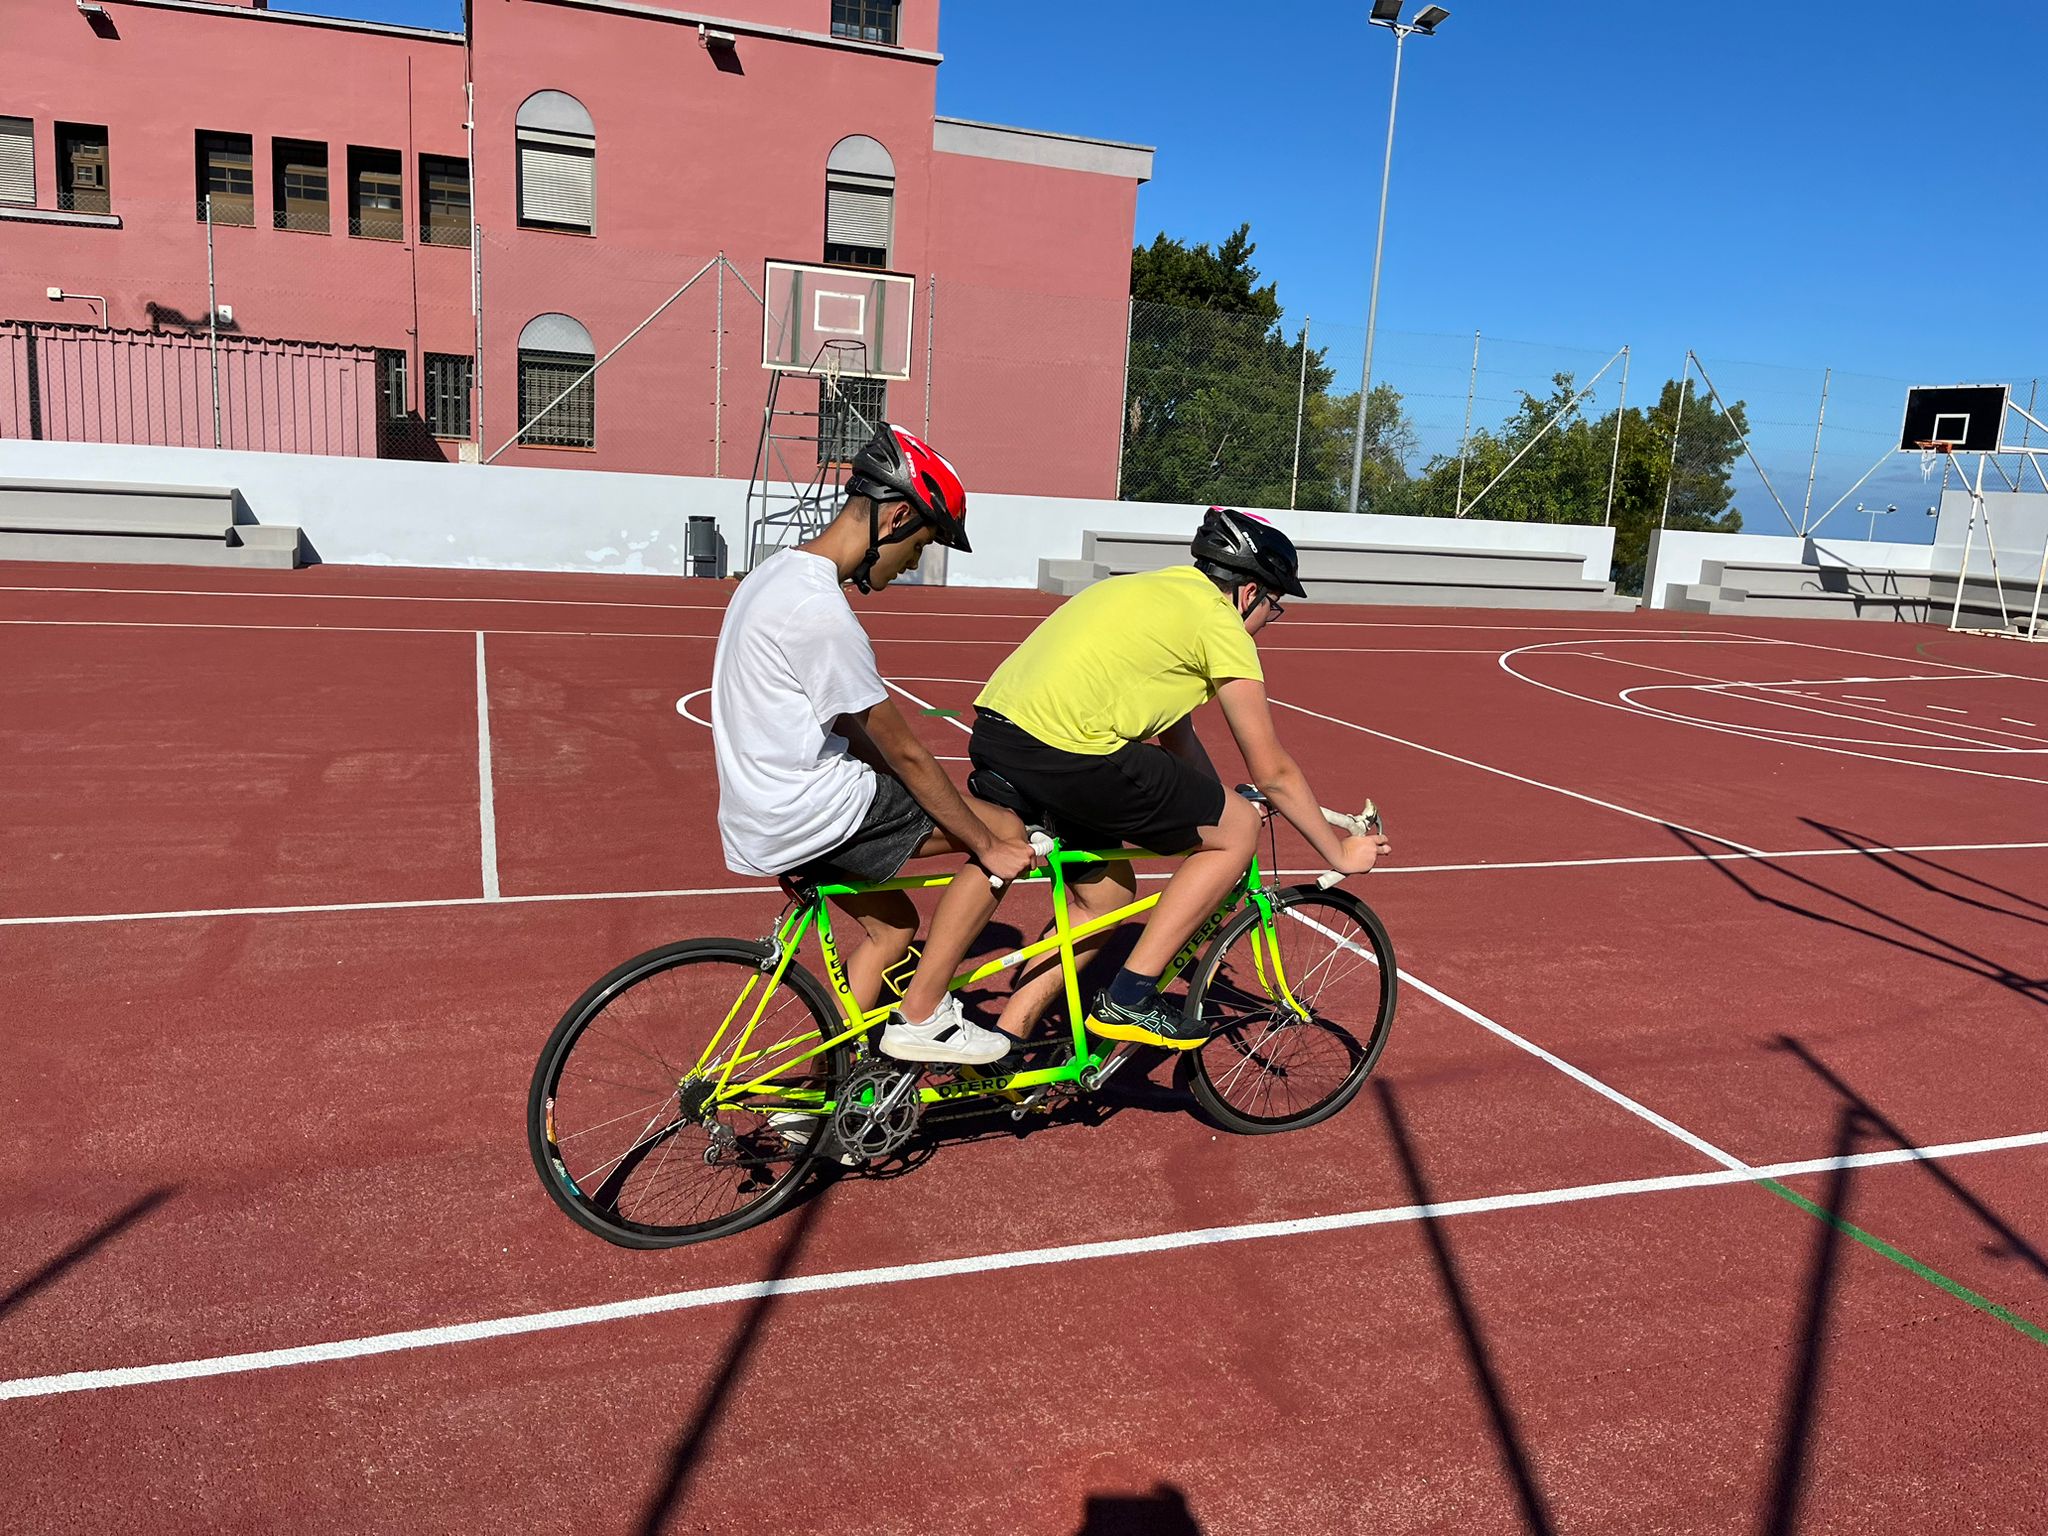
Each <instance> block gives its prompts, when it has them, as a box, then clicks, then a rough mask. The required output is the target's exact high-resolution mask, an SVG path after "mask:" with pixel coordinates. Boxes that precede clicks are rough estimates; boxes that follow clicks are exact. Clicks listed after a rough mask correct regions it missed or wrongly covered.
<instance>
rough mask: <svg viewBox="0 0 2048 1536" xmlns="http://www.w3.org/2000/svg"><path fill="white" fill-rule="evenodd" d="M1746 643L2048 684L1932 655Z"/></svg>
mask: <svg viewBox="0 0 2048 1536" xmlns="http://www.w3.org/2000/svg"><path fill="white" fill-rule="evenodd" d="M1742 638H1743V639H1745V640H1758V641H1762V642H1764V643H1765V644H1768V645H1790V646H1796V647H1798V648H1799V649H1800V650H1806V651H1833V652H1834V653H1835V654H1836V655H1837V656H1862V657H1865V658H1867V659H1868V660H1871V661H1888V662H1890V663H1891V664H1892V665H1893V666H1895V667H1896V666H1911V667H1922V666H1925V667H1946V668H1948V670H1950V671H1951V672H1967V673H1970V674H1972V675H1973V676H1976V677H1999V678H2004V679H2006V680H2007V681H2008V682H2015V683H2048V677H2028V676H2026V675H2025V674H2024V673H2020V672H1994V671H1992V670H1991V669H1990V668H1989V667H1972V666H1967V665H1965V664H1964V663H1962V662H1960V661H1940V660H1937V659H1936V658H1935V657H1932V656H1914V657H1911V658H1907V657H1904V656H1887V655H1885V653H1884V652H1882V651H1859V650H1856V649H1854V648H1853V647H1850V646H1846V645H1823V644H1821V643H1820V642H1819V641H1818V640H1783V639H1780V638H1778V637H1777V636H1775V635H1744V636H1743V637H1742Z"/></svg>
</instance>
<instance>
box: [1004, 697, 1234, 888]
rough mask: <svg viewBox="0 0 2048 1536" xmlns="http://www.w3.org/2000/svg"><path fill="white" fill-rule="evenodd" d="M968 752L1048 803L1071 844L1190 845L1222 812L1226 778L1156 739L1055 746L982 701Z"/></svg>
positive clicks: (1151, 849)
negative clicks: (1076, 748) (1085, 748)
mask: <svg viewBox="0 0 2048 1536" xmlns="http://www.w3.org/2000/svg"><path fill="white" fill-rule="evenodd" d="M967 755H968V756H969V757H970V758H972V759H973V760H974V766H975V767H977V768H987V769H989V770H990V771H991V772H994V773H999V774H1001V775H1002V776H1003V777H1004V778H1006V779H1008V780H1009V781H1010V782H1011V783H1012V784H1014V785H1016V786H1017V788H1018V789H1019V790H1020V791H1022V792H1023V794H1024V797H1025V798H1026V799H1027V800H1030V801H1031V802H1032V803H1033V804H1034V805H1037V806H1039V807H1040V808H1041V809H1043V810H1044V811H1045V812H1046V814H1047V815H1048V816H1050V817H1051V818H1052V822H1053V831H1054V832H1055V833H1056V834H1057V835H1058V836H1059V839H1060V841H1061V842H1063V843H1065V844H1066V845H1067V846H1068V847H1070V848H1114V847H1117V846H1118V845H1120V844H1122V843H1125V842H1130V843H1133V844H1135V845H1136V846H1138V847H1139V848H1142V849H1144V850H1145V851H1146V852H1148V853H1184V852H1186V851H1187V850H1188V849H1190V848H1192V847H1194V846H1195V845H1196V844H1197V843H1199V842H1200V841H1201V840H1202V834H1201V829H1202V828H1203V827H1213V826H1215V825H1217V824H1218V823H1219V822H1221V821H1222V820H1223V799H1224V790H1223V785H1222V783H1221V782H1220V781H1219V780H1217V779H1216V778H1215V777H1214V776H1213V775H1210V774H1206V773H1204V772H1202V770H1201V769H1199V768H1196V767H1194V766H1193V765H1191V764H1189V763H1185V762H1183V761H1181V759H1179V758H1177V757H1175V756H1174V755H1173V754H1172V753H1171V752H1169V751H1167V750H1166V749H1165V748H1164V747H1158V746H1154V745H1152V744H1151V743H1150V742H1143V741H1133V742H1126V743H1125V744H1124V745H1123V746H1121V747H1118V748H1117V749H1116V751H1114V752H1111V753H1109V754H1107V755H1106V756H1103V757H1089V756H1086V755H1084V754H1082V753H1079V752H1067V751H1064V750H1062V749H1061V748H1059V747H1049V746H1047V745H1046V744H1045V743H1044V742H1042V741H1040V740H1039V739H1038V738H1037V737H1036V736H1033V735H1032V734H1030V732H1028V731H1026V730H1024V729H1023V728H1022V727H1020V726H1017V725H1015V724H1013V723H1012V722H1010V721H1009V720H1007V719H1005V718H1004V717H1003V716H1001V715H999V714H996V713H995V712H994V711H993V710H987V709H980V710H976V711H975V716H974V736H973V739H972V740H971V741H970V742H969V743H968V746H967Z"/></svg>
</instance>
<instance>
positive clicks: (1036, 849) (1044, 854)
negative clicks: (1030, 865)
mask: <svg viewBox="0 0 2048 1536" xmlns="http://www.w3.org/2000/svg"><path fill="white" fill-rule="evenodd" d="M1024 835H1025V837H1026V838H1027V839H1028V840H1029V841H1030V843H1031V851H1032V852H1033V853H1035V854H1037V855H1038V857H1039V858H1040V859H1041V860H1044V859H1048V858H1050V857H1052V850H1053V847H1054V844H1053V840H1052V834H1051V833H1049V832H1047V831H1046V830H1045V828H1043V827H1026V828H1025V829H1024ZM1004 884H1005V882H1004V881H1002V880H1001V879H999V878H997V877H996V876H994V875H990V876H989V877H988V888H989V889H990V890H992V891H1000V890H1001V889H1002V888H1003V886H1004Z"/></svg>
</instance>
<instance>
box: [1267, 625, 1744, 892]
mask: <svg viewBox="0 0 2048 1536" xmlns="http://www.w3.org/2000/svg"><path fill="white" fill-rule="evenodd" d="M1565 643H1567V644H1569V643H1571V642H1565ZM1566 697H1567V698H1571V697H1576V695H1571V694H1567V695H1566ZM1272 702H1273V703H1275V704H1277V705H1279V706H1280V707H1281V708H1282V709H1291V710H1293V711H1294V712H1295V713H1296V714H1301V715H1308V716H1311V717H1313V718H1314V719H1317V720H1327V721H1329V723H1330V724H1332V725H1341V726H1343V727H1344V728H1345V729H1347V730H1353V731H1362V732H1364V733H1365V734H1366V735H1367V736H1377V737H1379V738H1380V740H1382V741H1391V742H1394V743H1395V744H1397V745H1399V746H1403V747H1413V748H1414V749H1415V750H1416V751H1418V752H1427V753H1429V755H1430V756H1432V757H1441V758H1445V759H1448V760H1449V761H1451V762H1454V763H1463V764H1464V765H1465V766H1466V767H1468V768H1477V769H1479V770H1480V771H1481V772H1482V773H1496V774H1499V775H1500V776H1501V777H1502V778H1504V779H1513V780H1514V781H1515V782H1516V783H1518V784H1528V785H1532V786H1533V787H1535V788H1537V789H1547V790H1549V791H1550V792H1551V793H1552V794H1558V795H1567V796H1569V797H1570V798H1572V799H1574V800H1583V801H1584V802H1585V803H1586V804H1588V805H1597V806H1599V807H1600V808H1601V809H1602V810H1607V811H1618V812H1619V813H1620V814H1622V815H1623V816H1633V817H1634V818H1635V819H1636V820H1637V821H1647V822H1649V823H1650V824H1651V825H1652V826H1658V827H1670V828H1671V829H1673V830H1674V831H1678V832H1686V833H1690V834H1691V835H1692V836H1694V837H1703V838H1705V839H1706V840H1707V841H1708V842H1710V843H1719V844H1720V845H1721V846H1722V847H1723V848H1733V849H1734V850H1735V851H1736V852H1737V853H1743V854H1748V855H1749V856H1750V857H1751V858H1764V857H1767V855H1765V854H1763V853H1762V852H1760V851H1759V850H1757V849H1755V848H1752V847H1750V846H1749V845H1748V844H1747V843H1738V842H1734V841H1732V840H1730V839H1728V838H1725V837H1717V836H1715V835H1714V834H1713V833H1711V832H1702V831H1700V829H1699V828H1697V827H1688V826H1686V825H1684V824H1683V823H1681V822H1676V821H1667V820H1665V819H1664V818H1663V817H1662V816H1651V815H1649V814H1647V813H1646V812H1643V811H1634V810H1630V809H1629V808H1628V807H1627V806H1625V805H1616V804H1615V803H1614V802H1613V801H1612V800H1601V799H1598V798H1596V797H1594V796H1592V795H1582V794H1580V793H1579V792H1578V791H1577V790H1576V789H1566V788H1564V787H1563V786H1562V785H1558V784H1546V783H1544V782H1543V780H1541V779H1531V778H1528V777H1525V776H1524V775H1522V774H1519V773H1510V772H1509V771H1508V770H1507V769H1505V768H1496V767H1494V766H1493V765H1492V764H1491V763H1481V762H1475V761H1474V760H1473V759H1471V758H1469V757H1460V756H1458V754H1457V753H1455V752H1445V751H1442V750H1440V749H1438V748H1436V747H1425V746H1424V745H1423V744H1422V743H1421V742H1419V741H1410V740H1408V739H1407V738H1406V737H1405V736H1395V735H1392V734H1390V733H1389V732H1386V731H1376V730H1374V729H1373V728H1372V727H1371V726H1369V725H1357V724H1354V723H1353V722H1351V721H1349V720H1339V719H1338V718H1337V717H1336V716H1335V715H1326V714H1323V713H1322V712H1320V711H1319V710H1313V709H1306V708H1304V707H1303V706H1301V705H1299V704H1289V703H1288V702H1287V701H1286V700H1285V699H1274V700H1273V701H1272Z"/></svg>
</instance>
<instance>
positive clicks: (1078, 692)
mask: <svg viewBox="0 0 2048 1536" xmlns="http://www.w3.org/2000/svg"><path fill="white" fill-rule="evenodd" d="M1233 677H1249V678H1256V679H1257V680H1259V681H1260V682H1263V681H1265V673H1264V672H1262V671H1261V670H1260V668H1259V648H1258V647H1257V646H1256V645H1254V644H1252V637H1251V636H1250V635H1249V634H1247V633H1246V632H1245V627H1244V620H1243V619H1241V618H1239V617H1238V614H1237V609H1236V608H1234V607H1232V606H1231V602H1230V599H1229V598H1227V597H1225V596H1224V595H1223V593H1222V592H1220V591H1219V590H1218V589H1217V587H1216V584H1215V583H1214V582H1212V581H1210V580H1209V578H1208V577H1206V576H1204V575H1203V574H1202V573H1201V572H1200V571H1198V570H1196V569H1195V568H1194V567H1193V566H1192V565H1179V566H1173V567H1170V568H1168V569H1166V570H1163V571H1140V572H1139V573H1137V574H1136V575H1132V576H1112V577H1111V578H1110V579H1109V580H1107V581H1098V582H1097V583H1096V584H1095V585H1094V586H1092V587H1089V588H1087V589H1086V590H1084V591H1082V592H1079V593H1077V594H1075V595H1074V596H1073V597H1070V598H1068V599H1067V601H1066V602H1064V603H1062V604H1061V605H1060V606H1059V607H1058V608H1056V609H1055V610H1053V612H1052V613H1051V614H1049V615H1048V616H1047V617H1046V619H1045V621H1044V622H1043V623H1041V624H1040V625H1039V626H1038V628H1036V629H1034V630H1033V631H1032V632H1031V634H1030V636H1029V638H1027V639H1026V640H1025V642H1024V643H1023V644H1022V645H1020V646H1018V647H1017V649H1016V650H1014V651H1012V652H1011V653H1010V656H1009V659H1008V660H1006V661H1005V662H1004V663H1003V664H1002V665H1001V666H1000V667H997V668H996V672H995V676H994V677H991V678H990V679H989V680H988V686H987V687H986V688H984V689H982V690H981V694H980V696H979V697H978V698H976V699H975V701H974V702H975V703H976V704H980V705H986V706H987V707H988V708H990V709H992V710H995V711H996V712H997V713H998V714H1001V715H1005V716H1007V717H1009V719H1011V720H1012V721H1014V722H1015V723H1016V724H1018V725H1019V726H1021V727H1023V728H1024V729H1025V730H1026V731H1029V732H1030V733H1031V734H1032V735H1033V736H1036V737H1037V738H1038V739H1039V740H1040V741H1042V742H1044V743H1045V744H1046V745H1047V746H1049V747H1058V748H1060V749H1061V750H1062V751H1066V752H1078V753H1080V754H1082V755H1083V756H1086V757H1106V756H1108V755H1109V754H1110V753H1111V752H1114V751H1116V749H1117V748H1118V747H1121V746H1122V745H1124V743H1126V742H1130V741H1144V740H1146V739H1147V738H1149V737H1153V736H1157V735H1158V734H1159V733H1160V732H1161V731H1163V730H1165V729H1166V728H1167V727H1168V726H1170V725H1172V724H1173V723H1174V722H1175V721H1177V720H1179V719H1181V718H1182V717H1183V716H1185V715H1187V714H1189V713H1190V712H1191V711H1193V710H1194V709H1196V708H1197V707H1199V706H1200V705H1203V704H1206V703H1208V701H1209V700H1211V699H1213V698H1214V697H1215V696H1216V689H1217V687H1218V685H1220V684H1222V683H1225V682H1228V681H1229V680H1230V679H1231V678H1233Z"/></svg>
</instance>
